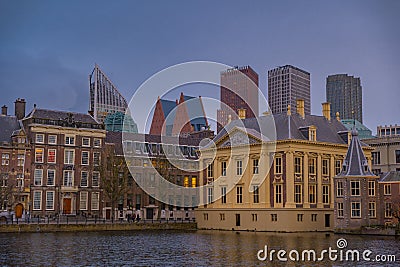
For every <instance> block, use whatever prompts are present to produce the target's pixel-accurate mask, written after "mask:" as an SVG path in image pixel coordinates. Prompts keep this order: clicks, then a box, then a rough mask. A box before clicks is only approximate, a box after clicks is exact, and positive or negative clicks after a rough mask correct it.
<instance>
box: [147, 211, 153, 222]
mask: <svg viewBox="0 0 400 267" xmlns="http://www.w3.org/2000/svg"><path fill="white" fill-rule="evenodd" d="M146 219H148V220H153V209H151V208H150V209H148V208H147V209H146Z"/></svg>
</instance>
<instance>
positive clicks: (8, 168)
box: [0, 100, 31, 219]
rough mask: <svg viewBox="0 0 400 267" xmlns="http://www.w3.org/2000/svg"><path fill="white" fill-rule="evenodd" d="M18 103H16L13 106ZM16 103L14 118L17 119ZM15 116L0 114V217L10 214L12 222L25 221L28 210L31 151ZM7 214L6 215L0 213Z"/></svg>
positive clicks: (5, 109) (4, 111)
mask: <svg viewBox="0 0 400 267" xmlns="http://www.w3.org/2000/svg"><path fill="white" fill-rule="evenodd" d="M17 102H18V103H17ZM19 102H20V100H17V101H16V105H17V107H16V109H15V110H16V115H17V116H19V114H18V112H19V111H20V110H19V109H18V104H19ZM17 116H10V115H8V114H7V107H6V106H3V107H2V114H1V115H0V129H1V130H0V157H1V164H0V213H2V214H3V215H0V219H2V218H1V217H3V216H4V218H7V217H8V216H7V217H6V216H5V215H4V214H7V213H8V214H9V215H10V214H13V216H14V217H13V218H14V219H25V218H27V217H28V216H29V210H30V203H31V198H30V177H31V164H30V160H31V149H30V145H29V143H28V141H27V138H26V134H25V131H24V129H23V127H22V125H21V124H20V123H19V121H18V118H17ZM4 212H7V213H4Z"/></svg>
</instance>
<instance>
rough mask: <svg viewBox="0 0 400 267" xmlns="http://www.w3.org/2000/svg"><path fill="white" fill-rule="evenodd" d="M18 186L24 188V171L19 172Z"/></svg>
mask: <svg viewBox="0 0 400 267" xmlns="http://www.w3.org/2000/svg"><path fill="white" fill-rule="evenodd" d="M17 187H18V188H20V189H23V188H24V175H23V174H22V173H17Z"/></svg>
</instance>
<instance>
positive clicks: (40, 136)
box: [36, 134, 44, 144]
mask: <svg viewBox="0 0 400 267" xmlns="http://www.w3.org/2000/svg"><path fill="white" fill-rule="evenodd" d="M36 143H38V144H43V143H44V134H36Z"/></svg>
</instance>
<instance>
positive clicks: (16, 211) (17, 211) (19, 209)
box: [15, 203, 24, 219]
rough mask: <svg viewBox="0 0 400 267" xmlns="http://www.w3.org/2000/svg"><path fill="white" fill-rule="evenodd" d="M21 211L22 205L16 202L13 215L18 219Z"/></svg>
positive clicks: (22, 209) (20, 216)
mask: <svg viewBox="0 0 400 267" xmlns="http://www.w3.org/2000/svg"><path fill="white" fill-rule="evenodd" d="M23 211H24V206H23V205H22V204H21V203H18V204H17V205H16V206H15V217H16V218H18V219H20V218H22V213H23Z"/></svg>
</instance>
